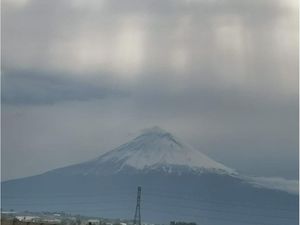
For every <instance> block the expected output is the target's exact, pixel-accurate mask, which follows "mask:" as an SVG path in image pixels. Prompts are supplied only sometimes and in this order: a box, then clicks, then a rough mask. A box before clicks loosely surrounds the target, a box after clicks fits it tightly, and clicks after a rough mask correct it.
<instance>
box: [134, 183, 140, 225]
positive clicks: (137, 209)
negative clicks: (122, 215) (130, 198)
mask: <svg viewBox="0 0 300 225" xmlns="http://www.w3.org/2000/svg"><path fill="white" fill-rule="evenodd" d="M141 192H142V188H141V187H138V192H137V198H136V207H135V213H134V219H133V225H141Z"/></svg>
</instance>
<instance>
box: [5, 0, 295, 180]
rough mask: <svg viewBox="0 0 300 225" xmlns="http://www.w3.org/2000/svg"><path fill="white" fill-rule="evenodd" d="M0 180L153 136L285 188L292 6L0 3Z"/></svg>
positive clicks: (218, 0) (233, 1) (275, 1)
mask: <svg viewBox="0 0 300 225" xmlns="http://www.w3.org/2000/svg"><path fill="white" fill-rule="evenodd" d="M1 90H2V164H1V165H2V179H3V180H7V179H13V178H18V177H23V176H28V175H34V174H38V173H41V172H44V171H47V170H49V169H53V168H57V167H61V166H65V165H69V164H72V163H78V162H82V161H85V160H88V159H91V158H93V157H97V156H99V155H101V154H102V153H104V152H106V151H108V150H111V149H112V148H114V147H117V146H118V145H119V144H122V143H123V142H125V141H128V140H130V139H131V138H133V137H135V136H136V135H138V134H139V132H140V131H141V130H142V129H144V128H147V127H152V126H155V125H158V126H160V127H161V128H163V129H166V130H168V131H170V132H172V133H174V134H175V135H177V136H179V137H180V138H181V139H183V140H186V141H187V142H189V143H190V144H192V145H193V146H195V147H196V148H198V149H199V150H200V151H202V152H204V153H206V154H207V155H208V156H210V157H212V158H213V159H216V160H217V161H219V162H222V163H223V164H225V165H227V166H229V167H232V168H234V169H236V170H237V171H240V172H242V173H245V174H249V175H258V176H276V177H285V178H298V5H297V0H243V1H241V0H163V1H162V0H119V1H117V0H72V1H69V0H51V1H46V0H3V1H2V89H1Z"/></svg>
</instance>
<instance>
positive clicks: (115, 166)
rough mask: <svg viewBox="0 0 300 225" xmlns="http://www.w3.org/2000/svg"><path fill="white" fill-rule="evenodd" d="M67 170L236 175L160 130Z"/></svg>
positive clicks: (143, 133)
mask: <svg viewBox="0 0 300 225" xmlns="http://www.w3.org/2000/svg"><path fill="white" fill-rule="evenodd" d="M64 171H70V172H71V173H72V174H84V175H90V174H97V175H101V174H116V173H120V172H122V173H132V172H133V173H146V172H147V173H148V172H151V171H155V172H158V171H159V172H163V173H176V174H183V173H184V174H185V173H193V174H195V173H196V174H199V173H203V172H215V173H221V174H236V172H235V171H234V170H233V169H231V168H228V167H226V166H224V165H223V164H221V163H218V162H216V161H214V160H213V159H211V158H209V157H207V156H206V155H204V154H203V153H201V152H200V151H198V150H197V149H195V148H193V147H192V146H190V145H188V144H186V143H185V142H183V141H181V140H180V139H179V138H177V137H175V136H174V135H172V134H171V133H169V132H167V131H165V130H163V129H161V128H159V127H152V128H149V129H145V130H144V131H143V132H142V134H141V135H139V136H137V137H136V138H134V139H133V140H131V141H129V142H127V143H125V144H123V145H121V146H119V147H117V148H115V149H113V150H112V151H109V152H107V153H105V154H103V155H101V156H100V157H98V158H96V159H94V160H91V161H88V162H85V163H81V164H77V165H74V166H71V167H70V168H69V169H68V170H64Z"/></svg>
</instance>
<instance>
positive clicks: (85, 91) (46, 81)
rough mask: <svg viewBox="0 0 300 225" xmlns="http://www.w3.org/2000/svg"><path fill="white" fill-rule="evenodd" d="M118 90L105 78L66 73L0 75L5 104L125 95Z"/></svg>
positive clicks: (81, 99) (79, 99)
mask: <svg viewBox="0 0 300 225" xmlns="http://www.w3.org/2000/svg"><path fill="white" fill-rule="evenodd" d="M126 95H128V92H127V91H124V90H121V89H119V88H118V87H116V86H113V85H112V84H108V83H107V82H106V81H105V79H102V82H101V83H100V82H98V83H93V82H92V81H88V80H81V79H72V78H70V77H69V78H68V77H67V76H66V75H64V76H60V75H59V74H55V75H50V74H43V73H38V72H35V71H34V72H26V71H22V72H15V73H5V72H4V75H3V76H2V102H3V103H4V104H29V105H34V104H38V105H40V104H54V103H56V102H61V101H87V100H91V99H101V98H107V97H124V96H126Z"/></svg>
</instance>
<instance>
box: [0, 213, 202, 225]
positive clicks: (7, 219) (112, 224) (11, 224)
mask: <svg viewBox="0 0 300 225" xmlns="http://www.w3.org/2000/svg"><path fill="white" fill-rule="evenodd" d="M20 222H21V223H20ZM22 222H23V223H22ZM1 224H2V225H21V224H24V225H25V224H26V225H34V224H37V225H46V224H49V225H58V224H59V225H133V224H134V222H133V221H132V220H126V219H109V218H102V217H92V216H84V215H79V214H78V215H73V214H69V213H65V212H30V211H23V212H15V211H14V210H7V211H5V210H3V211H2V210H1ZM141 224H142V225H163V224H153V223H145V222H142V223H141ZM170 225H197V224H196V223H193V222H191V223H186V222H175V221H171V222H170Z"/></svg>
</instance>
